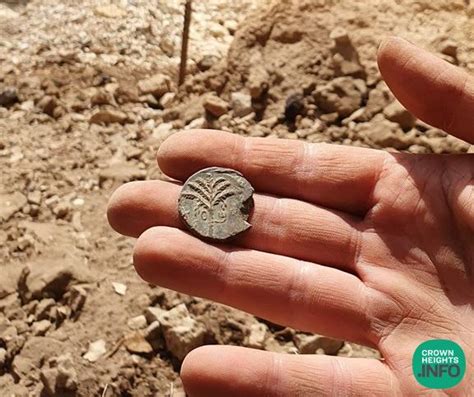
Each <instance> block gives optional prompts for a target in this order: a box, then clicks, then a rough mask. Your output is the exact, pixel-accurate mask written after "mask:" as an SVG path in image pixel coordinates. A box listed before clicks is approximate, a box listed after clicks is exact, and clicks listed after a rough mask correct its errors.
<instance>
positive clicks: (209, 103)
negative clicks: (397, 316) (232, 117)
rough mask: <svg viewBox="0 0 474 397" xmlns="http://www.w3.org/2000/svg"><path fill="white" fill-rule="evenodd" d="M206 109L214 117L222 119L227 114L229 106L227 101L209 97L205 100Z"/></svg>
mask: <svg viewBox="0 0 474 397" xmlns="http://www.w3.org/2000/svg"><path fill="white" fill-rule="evenodd" d="M203 106H204V109H206V111H207V112H208V113H210V114H211V115H213V116H214V117H220V116H222V115H223V114H224V113H226V112H227V110H228V108H229V105H228V103H227V102H226V101H224V100H223V99H221V98H219V97H218V96H215V95H209V96H207V97H206V99H205V100H204V104H203Z"/></svg>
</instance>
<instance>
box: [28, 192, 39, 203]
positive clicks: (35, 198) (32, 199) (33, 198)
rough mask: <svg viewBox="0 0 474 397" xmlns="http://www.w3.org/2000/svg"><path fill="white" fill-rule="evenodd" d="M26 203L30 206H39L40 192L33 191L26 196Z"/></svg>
mask: <svg viewBox="0 0 474 397" xmlns="http://www.w3.org/2000/svg"><path fill="white" fill-rule="evenodd" d="M28 203H30V204H36V205H40V204H41V192H40V191H39V190H35V191H33V192H31V193H29V194H28Z"/></svg>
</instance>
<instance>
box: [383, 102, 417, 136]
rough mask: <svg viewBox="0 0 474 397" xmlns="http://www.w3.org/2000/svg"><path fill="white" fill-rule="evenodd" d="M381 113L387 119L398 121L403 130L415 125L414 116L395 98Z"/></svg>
mask: <svg viewBox="0 0 474 397" xmlns="http://www.w3.org/2000/svg"><path fill="white" fill-rule="evenodd" d="M383 114H384V116H385V118H386V119H387V120H390V121H393V122H394V123H398V124H399V125H400V127H402V129H403V130H405V131H407V130H409V129H410V128H413V126H414V125H415V117H414V116H413V115H412V114H411V113H410V112H409V111H408V110H406V109H405V108H404V107H403V105H402V104H401V103H400V102H398V101H397V100H395V101H393V102H392V103H391V104H390V105H388V106H386V107H385V108H384V110H383Z"/></svg>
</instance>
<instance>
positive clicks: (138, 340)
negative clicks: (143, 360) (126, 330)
mask: <svg viewBox="0 0 474 397" xmlns="http://www.w3.org/2000/svg"><path fill="white" fill-rule="evenodd" d="M124 345H125V348H126V349H127V350H128V351H129V352H130V353H134V354H149V353H151V352H153V347H152V346H151V345H150V343H148V341H147V340H146V339H145V337H144V336H143V335H142V334H141V333H140V332H134V333H132V334H130V335H127V336H126V337H125V339H124Z"/></svg>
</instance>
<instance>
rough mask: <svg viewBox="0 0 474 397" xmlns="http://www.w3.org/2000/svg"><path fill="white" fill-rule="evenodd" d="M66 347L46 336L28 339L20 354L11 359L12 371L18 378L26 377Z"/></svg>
mask: <svg viewBox="0 0 474 397" xmlns="http://www.w3.org/2000/svg"><path fill="white" fill-rule="evenodd" d="M65 347H66V345H65V344H64V343H63V342H60V341H58V340H57V339H53V338H49V337H46V336H33V337H31V338H29V339H28V340H27V341H26V343H25V345H24V346H23V349H22V350H21V353H20V354H17V355H16V356H15V358H14V359H13V363H12V370H13V372H14V373H15V375H16V376H18V377H20V378H21V377H25V376H28V375H29V374H30V373H31V372H32V371H34V370H35V369H36V368H39V367H40V366H41V363H43V362H45V361H46V360H48V359H49V358H51V357H54V356H55V355H57V354H58V353H61V352H64V351H65Z"/></svg>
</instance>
